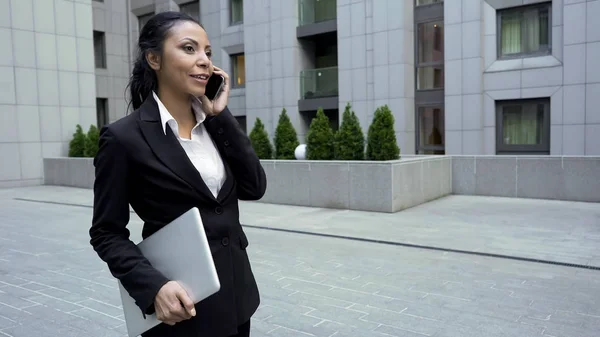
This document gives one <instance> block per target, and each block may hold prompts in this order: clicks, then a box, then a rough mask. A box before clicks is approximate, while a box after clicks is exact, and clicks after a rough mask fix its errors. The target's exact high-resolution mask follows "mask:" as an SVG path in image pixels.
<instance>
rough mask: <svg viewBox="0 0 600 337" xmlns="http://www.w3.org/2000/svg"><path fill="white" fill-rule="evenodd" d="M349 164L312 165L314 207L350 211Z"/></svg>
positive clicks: (312, 199) (311, 200)
mask: <svg viewBox="0 0 600 337" xmlns="http://www.w3.org/2000/svg"><path fill="white" fill-rule="evenodd" d="M350 166H351V164H348V163H338V162H336V163H327V162H316V163H311V164H310V203H311V206H314V207H325V208H340V209H348V207H349V206H350V189H351V185H350Z"/></svg>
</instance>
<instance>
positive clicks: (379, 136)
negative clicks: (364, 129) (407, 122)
mask: <svg viewBox="0 0 600 337" xmlns="http://www.w3.org/2000/svg"><path fill="white" fill-rule="evenodd" d="M399 156H400V148H399V147H398V144H397V141H396V132H395V131H394V115H392V112H391V111H390V108H389V107H388V106H387V105H384V106H382V107H379V108H377V110H376V111H375V115H374V116H373V121H372V123H371V125H370V126H369V132H368V135H367V159H368V160H395V159H398V158H399Z"/></svg>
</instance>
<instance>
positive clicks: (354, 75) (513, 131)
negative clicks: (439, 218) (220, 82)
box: [0, 0, 600, 186]
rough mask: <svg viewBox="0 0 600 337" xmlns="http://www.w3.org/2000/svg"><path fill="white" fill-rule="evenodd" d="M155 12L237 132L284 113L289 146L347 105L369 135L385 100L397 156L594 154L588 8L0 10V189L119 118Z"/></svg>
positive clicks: (261, 2) (599, 72)
mask: <svg viewBox="0 0 600 337" xmlns="http://www.w3.org/2000/svg"><path fill="white" fill-rule="evenodd" d="M167 10H176V11H177V10H179V11H183V12H186V13H189V14H191V15H193V16H194V17H197V18H199V20H200V22H201V23H202V24H203V26H204V27H205V28H206V30H207V32H208V35H209V37H210V39H211V44H212V46H213V53H214V58H213V61H214V63H215V64H217V65H219V66H220V67H222V68H224V69H226V70H227V71H228V72H229V74H230V76H231V77H232V79H233V82H232V83H233V88H232V91H231V98H230V108H231V111H232V112H233V113H234V115H235V116H236V118H237V119H238V121H239V122H240V124H241V125H242V126H243V127H244V128H245V129H246V130H248V131H249V130H250V129H251V128H252V126H253V125H254V123H255V121H256V118H260V119H261V120H262V121H263V123H264V124H265V126H266V129H267V131H268V133H269V135H270V136H271V137H272V136H273V135H274V131H275V128H276V126H277V121H278V118H279V115H280V113H281V111H282V109H284V108H285V109H286V111H287V113H288V115H289V116H290V119H291V120H292V123H293V124H294V126H295V127H296V130H297V132H298V135H299V137H300V140H301V142H302V141H303V139H304V137H305V135H306V133H307V130H308V127H309V125H310V122H311V120H312V118H313V117H314V116H315V114H316V111H317V109H318V108H323V109H324V111H325V113H326V114H327V115H328V116H329V118H330V120H331V124H332V126H333V127H334V128H337V127H338V125H339V123H340V122H341V121H340V116H341V113H342V112H343V109H344V107H345V106H346V104H347V103H351V104H352V107H353V110H354V111H355V112H356V114H357V115H358V117H359V119H360V122H361V125H362V127H363V130H364V131H365V133H366V131H367V129H368V127H369V124H370V122H371V120H372V117H373V114H374V112H375V110H376V109H377V107H380V106H382V105H384V104H387V105H388V106H389V107H390V109H391V111H392V113H393V114H394V116H395V130H396V135H397V139H398V144H399V146H400V148H401V153H403V154H448V155H459V154H462V155H501V154H524V155H526V154H535V155H600V109H598V107H599V106H600V24H599V23H597V20H594V18H595V17H597V16H600V0H570V1H568V0H552V1H548V0H337V1H336V0H277V1H275V0H270V1H265V0H200V1H198V0H194V1H189V0H129V1H122V0H103V1H96V0H94V1H92V0H78V1H74V0H71V1H69V0H47V1H46V0H44V1H34V0H0V13H2V14H0V42H6V41H7V43H5V45H7V44H8V45H9V46H10V47H12V53H9V54H8V55H9V56H7V55H6V54H5V56H4V57H3V58H2V57H0V73H2V74H4V75H6V76H0V83H2V91H1V92H0V116H2V121H3V123H2V126H0V127H1V128H2V132H1V133H0V155H2V157H3V158H10V159H12V160H4V161H3V164H2V165H3V168H2V171H1V172H0V186H11V185H15V184H16V185H18V184H26V183H35V182H39V181H40V180H41V158H42V157H43V156H56V155H66V154H67V143H68V141H69V140H70V137H71V135H72V133H73V131H74V127H75V124H77V123H80V124H81V125H82V126H83V127H84V128H87V127H88V125H89V124H90V123H96V124H97V125H99V126H101V125H103V124H105V123H108V122H112V121H114V120H117V119H119V118H121V117H123V116H124V115H125V114H126V109H127V101H126V93H125V89H126V85H127V80H128V77H129V73H130V71H131V64H132V61H133V57H134V55H135V41H136V39H137V37H138V34H139V30H140V28H141V27H142V26H143V24H144V23H145V22H146V21H147V20H148V19H149V18H150V17H151V16H152V15H153V14H155V13H158V12H161V11H167ZM90 18H92V20H90ZM43 34H46V35H43ZM46 37H47V38H46ZM33 40H35V41H36V43H35V46H36V48H37V49H36V51H37V50H44V54H43V55H42V54H40V53H39V52H37V53H31V52H30V50H29V49H27V50H26V49H25V48H26V46H28V45H32V44H31V43H29V44H26V43H25V42H24V41H33ZM45 51H50V54H51V55H52V56H51V57H50V58H48V56H47V54H46V53H45ZM53 55H56V56H53ZM92 55H93V56H94V58H93V59H92V61H90V59H91V57H92ZM91 62H93V63H91ZM94 65H95V66H94ZM8 75H11V76H8ZM92 76H93V77H92ZM94 78H95V81H93V79H94ZM63 83H67V84H64V85H63ZM75 83H76V84H75ZM56 84H58V85H56ZM36 87H37V96H38V97H37V98H34V96H35V95H33V94H32V89H31V88H36ZM72 93H77V94H78V98H77V99H73V98H72V97H74V96H72V95H71V94H72ZM94 107H95V109H94ZM36 116H37V117H36ZM34 117H35V118H34ZM36 118H37V119H36ZM32 120H33V121H35V120H37V121H39V123H38V124H40V125H39V126H36V125H35V124H36V122H31V121H32ZM4 121H7V123H4ZM25 121H26V122H27V123H33V124H34V126H32V128H33V129H35V130H37V132H36V131H35V130H32V131H31V132H30V131H29V130H28V127H29V126H27V124H23V123H24V122H25ZM19 123H21V124H19ZM37 134H39V136H36V135H37ZM36 159H37V160H36ZM30 160H32V161H33V162H34V164H32V165H29V164H27V165H25V164H24V163H25V162H29V161H30ZM7 162H14V163H19V164H10V163H9V164H7ZM4 165H8V166H6V167H5V166H4Z"/></svg>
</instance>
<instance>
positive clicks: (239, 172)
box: [205, 108, 267, 200]
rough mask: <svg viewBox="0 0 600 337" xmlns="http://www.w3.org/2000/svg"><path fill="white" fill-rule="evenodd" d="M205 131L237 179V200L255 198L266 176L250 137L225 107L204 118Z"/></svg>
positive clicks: (261, 189) (260, 190) (258, 195)
mask: <svg viewBox="0 0 600 337" xmlns="http://www.w3.org/2000/svg"><path fill="white" fill-rule="evenodd" d="M205 127H206V129H207V131H208V132H209V133H210V134H211V136H212V137H213V140H214V141H215V143H216V144H217V147H218V148H219V151H220V152H221V156H223V159H224V160H225V161H226V162H227V163H228V164H229V167H230V168H231V171H232V172H233V175H234V176H235V180H236V182H237V194H238V198H239V199H240V200H259V199H260V198H262V197H263V196H264V194H265V191H266V190H267V177H266V175H265V171H264V169H263V167H262V165H261V163H260V159H259V158H258V156H257V155H256V152H254V148H253V147H252V144H251V143H250V138H248V136H247V135H246V133H245V132H244V131H243V130H242V128H241V127H240V125H239V123H238V121H237V120H236V119H235V117H233V115H232V114H231V112H230V111H229V109H228V108H225V110H223V111H222V112H221V113H220V114H218V115H217V116H214V117H210V118H209V119H207V123H206V124H205Z"/></svg>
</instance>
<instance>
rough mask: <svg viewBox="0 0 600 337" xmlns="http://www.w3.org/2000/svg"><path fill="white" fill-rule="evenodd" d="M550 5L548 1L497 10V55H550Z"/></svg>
mask: <svg viewBox="0 0 600 337" xmlns="http://www.w3.org/2000/svg"><path fill="white" fill-rule="evenodd" d="M551 5H552V3H550V2H548V3H543V4H536V5H532V6H523V7H517V8H510V9H506V10H501V11H498V28H497V31H498V42H497V43H498V58H511V57H522V56H524V55H527V56H537V55H547V54H550V52H551V42H550V41H551V36H550V35H551V32H552V26H551V25H552V23H551V20H550V18H551V12H550V11H551Z"/></svg>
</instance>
